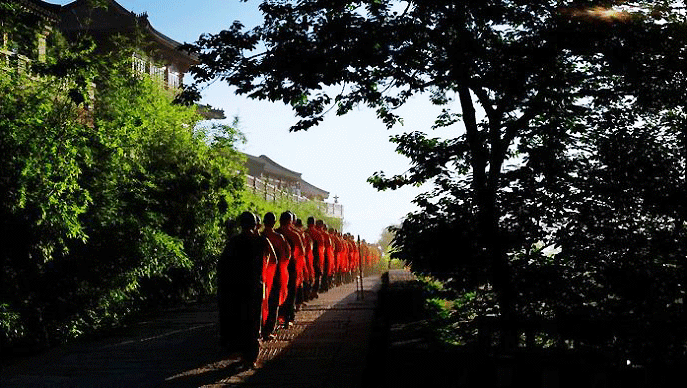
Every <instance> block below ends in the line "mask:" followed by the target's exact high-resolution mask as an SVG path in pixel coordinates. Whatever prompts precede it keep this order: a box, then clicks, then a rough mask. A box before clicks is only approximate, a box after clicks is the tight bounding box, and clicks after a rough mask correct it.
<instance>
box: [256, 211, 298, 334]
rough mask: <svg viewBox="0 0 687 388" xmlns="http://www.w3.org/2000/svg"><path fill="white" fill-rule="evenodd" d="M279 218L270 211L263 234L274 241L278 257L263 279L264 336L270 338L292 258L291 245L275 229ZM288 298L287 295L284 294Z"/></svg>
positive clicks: (265, 219)
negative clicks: (264, 295)
mask: <svg viewBox="0 0 687 388" xmlns="http://www.w3.org/2000/svg"><path fill="white" fill-rule="evenodd" d="M276 222H277V219H276V217H275V215H274V213H272V212H268V213H267V214H265V217H263V223H264V225H265V226H264V230H263V231H262V235H263V236H265V237H267V239H268V240H269V241H270V243H272V247H274V251H275V253H276V258H275V260H273V261H269V262H268V263H267V265H266V266H265V270H264V271H263V279H264V283H265V293H266V295H267V297H266V298H264V299H263V303H262V337H263V338H264V339H268V338H270V337H271V335H272V332H273V331H274V328H275V325H276V323H277V315H278V310H279V305H280V302H279V300H280V294H281V289H282V286H281V285H282V284H284V286H283V289H284V290H286V285H287V284H288V276H289V272H288V264H289V260H290V259H291V247H290V246H289V243H288V242H287V241H286V239H285V238H284V236H283V235H281V234H279V233H277V232H275V231H274V224H275V223H276ZM284 299H286V296H284Z"/></svg>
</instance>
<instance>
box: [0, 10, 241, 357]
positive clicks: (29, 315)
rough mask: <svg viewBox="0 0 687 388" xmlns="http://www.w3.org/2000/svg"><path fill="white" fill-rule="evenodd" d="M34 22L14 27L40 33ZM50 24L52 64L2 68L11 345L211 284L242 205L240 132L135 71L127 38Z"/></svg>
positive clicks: (115, 320)
mask: <svg viewBox="0 0 687 388" xmlns="http://www.w3.org/2000/svg"><path fill="white" fill-rule="evenodd" d="M4 4H5V2H3V3H2V5H3V6H4ZM2 9H3V10H4V8H2ZM15 11H16V12H23V11H22V9H21V8H17V9H15ZM3 23H4V20H3ZM3 25H4V24H3ZM33 26H34V25H32V24H28V25H23V24H19V25H15V26H14V27H13V28H16V29H19V30H22V29H23V30H26V31H27V32H26V33H25V34H24V35H25V36H26V37H27V39H35V36H36V35H35V34H34V33H31V31H34V32H35V30H33V29H32V28H33ZM53 34H55V35H54V36H52V37H51V38H50V39H51V44H54V45H61V47H60V48H59V49H55V50H53V55H52V56H49V57H48V58H47V60H46V62H44V63H33V64H32V66H31V68H32V69H31V71H19V70H17V69H1V70H0V92H1V93H0V103H1V106H0V148H1V150H0V151H1V152H0V192H2V194H3V195H2V196H1V198H0V231H1V232H2V234H1V238H2V241H1V243H0V268H1V269H2V273H1V274H0V276H1V277H2V279H1V281H0V330H1V331H0V339H1V340H2V345H3V349H4V348H5V345H11V344H20V343H32V344H39V345H45V344H48V343H51V342H55V341H61V340H65V339H69V338H73V337H75V336H78V335H80V334H82V333H84V332H88V331H92V330H95V329H100V328H104V327H109V326H112V325H116V324H119V323H120V322H121V320H122V319H123V318H125V317H126V316H128V315H130V314H131V313H133V312H136V311H140V310H141V309H142V308H144V307H148V306H155V305H160V304H161V303H169V302H175V301H179V300H181V299H189V298H194V297H197V296H199V295H207V294H211V293H212V292H213V291H214V274H215V263H216V259H217V257H218V256H219V254H220V252H221V250H222V249H223V246H224V243H225V237H226V236H225V232H224V225H225V222H226V220H227V219H229V218H232V217H234V216H236V215H237V214H238V213H239V207H240V206H243V202H242V201H243V187H244V182H245V177H244V176H243V173H242V170H243V160H242V158H241V156H240V153H238V152H237V151H236V150H235V148H234V147H235V145H236V144H237V143H238V142H240V141H241V140H242V139H243V136H242V135H241V133H240V132H239V131H238V130H236V129H235V128H233V127H231V126H214V127H210V128H203V127H202V126H199V125H198V124H199V121H200V117H199V116H198V114H197V113H196V111H195V108H192V107H183V106H178V105H174V104H172V100H173V97H174V96H173V95H172V94H171V93H170V92H168V91H165V90H163V89H162V87H161V86H160V85H159V84H158V83H156V82H154V81H153V80H151V79H149V78H147V77H135V76H134V75H133V74H131V72H130V69H131V64H130V63H129V62H128V59H129V58H130V53H131V52H132V51H131V50H132V49H134V47H132V46H131V45H129V44H128V43H127V42H126V40H123V39H120V40H119V45H116V46H113V47H116V48H117V49H118V50H115V51H114V52H112V53H104V52H101V53H100V54H98V55H95V54H94V49H95V46H94V44H93V43H92V42H91V41H89V40H88V39H85V40H82V41H79V42H76V43H73V44H70V43H67V42H65V41H64V40H63V39H61V38H60V37H59V35H58V34H57V33H53ZM24 35H22V34H15V35H14V36H15V39H18V38H16V37H20V36H24Z"/></svg>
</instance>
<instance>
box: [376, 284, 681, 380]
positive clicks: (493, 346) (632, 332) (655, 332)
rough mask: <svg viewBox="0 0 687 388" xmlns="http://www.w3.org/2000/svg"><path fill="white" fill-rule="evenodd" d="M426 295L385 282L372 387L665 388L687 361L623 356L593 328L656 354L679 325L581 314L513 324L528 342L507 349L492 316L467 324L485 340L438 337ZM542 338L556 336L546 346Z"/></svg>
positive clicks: (411, 287)
mask: <svg viewBox="0 0 687 388" xmlns="http://www.w3.org/2000/svg"><path fill="white" fill-rule="evenodd" d="M422 300H423V292H422V288H421V286H420V284H419V282H417V281H414V280H412V279H400V280H398V279H397V281H396V282H393V281H392V282H391V284H389V282H388V280H387V281H385V282H384V283H383V287H382V289H381V290H380V293H379V319H378V322H380V325H379V326H377V327H376V331H378V332H379V333H378V334H377V337H378V338H380V340H379V342H378V343H377V344H376V345H375V346H376V347H377V348H378V350H377V352H376V355H375V359H374V360H373V362H375V363H376V366H375V369H377V370H383V371H384V373H382V374H381V375H380V376H383V377H381V378H378V379H376V380H374V384H373V385H372V384H371V385H369V386H370V387H372V386H375V387H394V388H397V387H420V386H441V387H480V388H481V387H521V386H524V387H665V386H675V383H674V382H675V381H680V377H681V375H682V374H683V373H684V372H683V371H684V370H685V368H686V367H687V363H685V362H684V359H683V358H681V359H677V360H676V359H672V360H670V362H668V360H666V361H664V362H660V361H657V362H653V363H651V364H644V365H641V364H638V363H637V359H635V360H632V359H627V360H625V359H622V360H620V359H619V358H621V357H623V356H624V355H625V354H626V353H620V352H613V347H611V346H608V347H605V348H604V347H600V346H594V345H593V343H592V342H590V339H591V340H593V339H594V336H593V335H592V334H594V333H595V334H596V337H598V338H602V337H603V338H606V337H608V336H611V338H612V337H613V336H618V337H619V338H623V339H624V340H627V339H628V338H631V339H633V341H634V342H636V343H637V344H638V346H639V345H644V346H645V347H646V346H647V345H650V344H655V346H654V347H653V348H651V349H650V348H648V347H647V348H646V351H645V353H646V354H644V355H643V356H644V357H651V356H653V355H654V353H658V352H660V349H661V347H660V345H661V343H662V342H665V340H666V339H668V338H671V335H672V334H674V333H676V332H677V331H679V330H677V327H676V324H677V323H672V324H669V325H659V324H655V325H649V323H647V322H645V323H643V324H640V323H637V322H625V324H624V325H623V324H622V323H621V322H601V321H593V320H581V319H579V318H578V319H572V318H571V319H568V320H566V321H561V322H552V321H543V320H540V321H534V320H530V321H522V322H511V325H509V326H510V327H515V328H516V330H517V332H518V334H519V338H520V340H521V342H520V343H519V344H518V347H517V348H515V349H511V350H504V349H503V348H502V347H501V344H500V338H499V330H500V328H501V327H502V325H503V324H504V322H502V321H500V320H498V319H497V318H488V319H481V320H474V321H472V323H467V322H465V323H461V324H462V325H465V326H466V327H465V329H466V330H471V331H472V332H473V337H476V338H478V341H476V342H474V343H470V344H467V345H462V346H449V345H447V344H444V343H440V342H439V341H438V340H437V338H436V332H435V331H434V330H435V329H436V327H433V326H432V325H433V322H432V321H431V317H429V316H427V314H425V313H423V311H422V309H418V307H419V306H421V303H422ZM671 333H672V334H671ZM373 338H374V336H373ZM541 338H550V339H551V341H553V342H551V343H550V344H548V346H545V345H544V344H542V343H539V342H540V340H541ZM585 338H586V339H585ZM373 343H374V342H373ZM664 345H670V344H664ZM638 348H639V347H638Z"/></svg>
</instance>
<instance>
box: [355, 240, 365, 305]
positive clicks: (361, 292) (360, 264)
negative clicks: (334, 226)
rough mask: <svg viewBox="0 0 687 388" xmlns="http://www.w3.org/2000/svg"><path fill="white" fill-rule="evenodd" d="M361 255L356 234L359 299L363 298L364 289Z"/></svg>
mask: <svg viewBox="0 0 687 388" xmlns="http://www.w3.org/2000/svg"><path fill="white" fill-rule="evenodd" d="M362 262H363V255H362V252H361V250H360V235H358V276H359V278H360V299H361V300H364V299H365V291H364V288H363V266H362V264H363V263H362ZM357 290H358V284H357V283H356V291H357Z"/></svg>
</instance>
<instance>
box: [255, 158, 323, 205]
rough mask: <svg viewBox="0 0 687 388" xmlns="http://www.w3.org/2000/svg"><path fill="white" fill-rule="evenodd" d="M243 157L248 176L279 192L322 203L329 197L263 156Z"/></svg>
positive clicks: (296, 173) (299, 176)
mask: <svg viewBox="0 0 687 388" xmlns="http://www.w3.org/2000/svg"><path fill="white" fill-rule="evenodd" d="M244 155H245V156H246V158H247V160H246V167H247V168H248V175H250V176H252V177H255V178H258V179H260V180H262V181H264V182H266V183H268V184H270V185H273V186H275V187H276V188H277V189H279V190H283V191H287V192H289V193H291V194H295V195H298V196H302V197H305V198H308V199H313V200H318V201H323V200H325V199H327V198H328V197H329V192H328V191H325V190H322V189H320V188H319V187H316V186H314V185H312V184H310V183H308V182H306V181H305V180H303V178H302V177H301V173H300V172H296V171H293V170H289V169H288V168H286V167H284V166H282V165H280V164H278V163H277V162H275V161H274V160H272V159H270V158H268V157H267V156H265V155H260V156H253V155H248V154H244Z"/></svg>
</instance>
